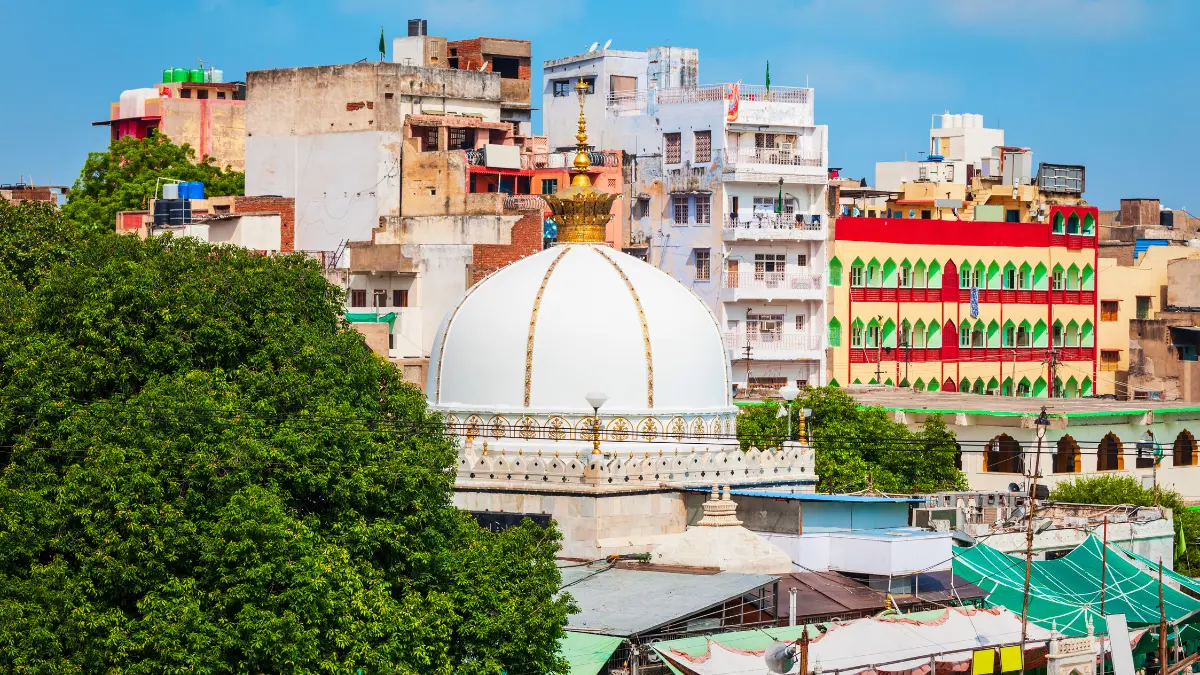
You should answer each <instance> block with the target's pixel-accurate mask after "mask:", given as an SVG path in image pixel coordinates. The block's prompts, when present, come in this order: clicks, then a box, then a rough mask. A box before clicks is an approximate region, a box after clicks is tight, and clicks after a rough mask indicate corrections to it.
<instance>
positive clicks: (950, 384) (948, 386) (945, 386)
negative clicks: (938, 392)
mask: <svg viewBox="0 0 1200 675" xmlns="http://www.w3.org/2000/svg"><path fill="white" fill-rule="evenodd" d="M942 391H958V385H956V384H954V380H952V379H950V378H949V377H947V378H946V381H945V382H943V383H942Z"/></svg>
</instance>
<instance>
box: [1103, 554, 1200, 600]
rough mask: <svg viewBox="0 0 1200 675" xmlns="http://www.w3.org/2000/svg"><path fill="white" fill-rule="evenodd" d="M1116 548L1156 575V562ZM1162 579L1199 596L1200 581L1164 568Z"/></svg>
mask: <svg viewBox="0 0 1200 675" xmlns="http://www.w3.org/2000/svg"><path fill="white" fill-rule="evenodd" d="M1117 548H1119V549H1120V550H1121V553H1124V554H1125V555H1126V556H1128V557H1129V558H1131V559H1133V560H1134V561H1135V562H1139V563H1141V564H1142V566H1143V567H1145V568H1146V571H1148V572H1150V573H1151V574H1158V562H1157V561H1155V560H1151V559H1149V558H1147V557H1145V556H1141V555H1138V554H1136V553H1134V552H1133V551H1130V550H1129V549H1127V548H1125V547H1124V546H1118V547H1117ZM1163 578H1164V579H1166V580H1168V581H1173V582H1175V583H1177V584H1179V585H1180V586H1182V587H1183V588H1186V589H1188V590H1189V591H1191V592H1193V593H1195V594H1197V595H1200V579H1193V578H1191V577H1188V576H1184V575H1182V574H1180V573H1179V572H1176V571H1175V570H1169V569H1165V568H1164V569H1163Z"/></svg>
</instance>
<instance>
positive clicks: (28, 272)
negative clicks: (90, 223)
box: [0, 199, 78, 290]
mask: <svg viewBox="0 0 1200 675" xmlns="http://www.w3.org/2000/svg"><path fill="white" fill-rule="evenodd" d="M77 239H78V237H77V231H76V229H75V228H74V227H73V226H72V225H71V224H70V223H69V222H67V220H66V219H65V218H63V216H62V214H61V213H60V212H59V210H58V209H56V208H54V206H52V205H50V204H46V203H44V202H22V203H20V204H15V205H13V204H9V203H8V202H7V201H5V200H3V199H0V279H7V280H9V281H12V282H16V283H18V284H20V285H21V286H22V287H24V288H25V289H26V290H29V289H32V288H33V287H34V286H36V285H37V283H38V281H40V280H41V278H42V277H43V276H45V274H46V273H47V272H48V271H49V270H50V267H51V266H52V265H54V264H55V263H57V262H60V261H63V260H66V259H67V257H68V256H69V254H70V251H71V248H72V247H73V246H74V245H75V243H76V242H77Z"/></svg>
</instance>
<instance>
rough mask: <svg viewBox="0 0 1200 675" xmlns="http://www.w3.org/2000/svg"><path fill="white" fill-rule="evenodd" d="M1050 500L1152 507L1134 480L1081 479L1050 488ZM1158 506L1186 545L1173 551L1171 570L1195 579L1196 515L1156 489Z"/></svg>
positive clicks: (1198, 563)
mask: <svg viewBox="0 0 1200 675" xmlns="http://www.w3.org/2000/svg"><path fill="white" fill-rule="evenodd" d="M1050 499H1051V500H1053V501H1056V502H1069V503H1072V504H1109V505H1113V506H1115V505H1117V504H1131V505H1133V506H1153V505H1154V489H1153V488H1145V487H1142V484H1141V481H1140V480H1139V479H1138V478H1137V477H1136V476H1128V475H1121V476H1089V477H1082V476H1081V477H1079V478H1075V479H1074V480H1069V481H1064V482H1061V483H1059V484H1058V485H1056V486H1054V489H1053V490H1051V492H1050ZM1158 504H1159V506H1162V507H1165V508H1168V509H1171V511H1172V513H1173V514H1174V519H1175V536H1176V537H1177V538H1178V537H1179V536H1180V532H1182V533H1183V537H1184V540H1185V541H1186V542H1187V545H1188V548H1187V549H1186V551H1185V552H1183V554H1182V555H1180V554H1179V551H1178V547H1177V550H1176V556H1175V569H1176V570H1178V571H1180V572H1183V573H1184V574H1188V575H1190V576H1195V575H1196V574H1198V573H1200V551H1195V549H1194V546H1195V545H1197V544H1200V513H1197V512H1196V511H1190V510H1188V508H1187V504H1185V503H1184V501H1183V497H1181V496H1179V493H1178V492H1175V491H1173V490H1163V489H1161V488H1160V489H1159V491H1158ZM1176 543H1178V539H1177V540H1176Z"/></svg>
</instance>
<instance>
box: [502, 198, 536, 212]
mask: <svg viewBox="0 0 1200 675" xmlns="http://www.w3.org/2000/svg"><path fill="white" fill-rule="evenodd" d="M504 209H505V210H506V211H537V212H538V213H544V212H545V211H546V210H547V206H546V202H545V201H544V200H543V199H542V198H541V197H540V196H538V195H505V197H504Z"/></svg>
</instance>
